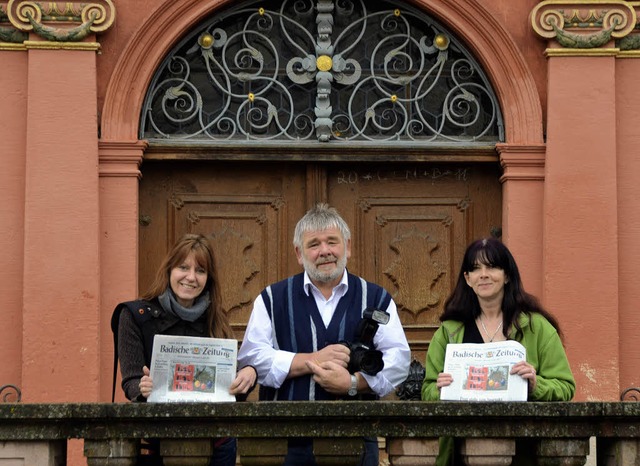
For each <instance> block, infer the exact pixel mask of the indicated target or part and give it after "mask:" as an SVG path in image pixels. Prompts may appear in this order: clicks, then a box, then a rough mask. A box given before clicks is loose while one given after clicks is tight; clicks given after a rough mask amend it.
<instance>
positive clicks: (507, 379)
mask: <svg viewBox="0 0 640 466" xmlns="http://www.w3.org/2000/svg"><path fill="white" fill-rule="evenodd" d="M526 358H527V350H526V349H525V347H524V346H522V345H521V344H520V343H518V342H517V341H513V340H509V341H498V342H493V343H482V344H474V343H462V344H448V345H447V352H446V355H445V359H444V370H443V372H446V373H449V374H451V376H452V377H453V383H452V384H451V385H449V386H447V387H442V390H441V391H440V399H441V400H461V401H527V390H528V384H527V381H526V380H525V379H523V378H522V377H520V376H519V375H511V374H509V372H510V371H511V368H512V367H513V365H514V364H516V363H517V362H520V361H523V360H526Z"/></svg>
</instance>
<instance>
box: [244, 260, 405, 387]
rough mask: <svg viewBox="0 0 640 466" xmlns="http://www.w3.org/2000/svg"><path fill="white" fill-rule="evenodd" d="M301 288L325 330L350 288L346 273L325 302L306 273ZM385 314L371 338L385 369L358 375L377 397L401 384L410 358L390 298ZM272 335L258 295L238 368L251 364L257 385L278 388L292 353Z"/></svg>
mask: <svg viewBox="0 0 640 466" xmlns="http://www.w3.org/2000/svg"><path fill="white" fill-rule="evenodd" d="M303 286H304V292H305V293H306V295H307V296H309V293H311V295H313V298H314V299H315V302H316V305H317V306H318V311H320V315H321V316H322V321H323V322H324V325H325V327H327V326H328V325H329V322H331V318H332V317H333V314H334V312H335V310H336V307H337V306H338V302H339V301H340V299H341V298H342V297H343V296H344V295H345V294H346V293H347V291H348V289H349V283H348V279H347V271H346V270H345V272H344V274H343V275H342V280H341V281H340V283H339V284H338V285H336V286H335V287H334V288H333V291H332V293H331V296H330V297H329V299H325V297H324V296H323V294H322V292H321V291H320V290H319V289H318V288H317V287H316V286H315V285H314V284H313V283H311V280H310V279H309V276H308V275H307V273H306V272H305V273H304V285H303ZM363 310H364V309H363ZM386 311H387V312H388V313H389V316H390V318H389V322H388V323H387V324H386V325H380V326H379V327H378V331H377V332H376V335H375V337H374V339H373V343H374V346H375V348H376V349H377V350H379V351H381V352H382V359H383V361H384V369H382V371H380V372H379V373H378V374H376V375H375V376H372V375H368V374H364V373H360V374H361V375H362V377H364V379H365V380H366V381H367V383H368V384H369V387H370V388H371V390H372V391H373V392H374V393H376V394H377V395H378V396H380V397H383V396H385V395H388V394H389V393H391V392H392V391H393V390H394V388H395V387H397V386H398V385H399V384H401V383H402V382H404V380H405V379H406V378H407V375H408V374H409V363H410V359H411V351H410V349H409V344H408V343H407V338H406V336H405V334H404V330H403V328H402V324H401V323H400V318H399V317H398V311H397V309H396V304H395V302H394V301H393V299H392V300H391V301H390V303H389V306H388V307H387V309H386ZM273 335H274V330H273V328H272V325H271V319H270V317H269V313H268V312H267V308H266V306H265V304H264V301H263V299H262V294H260V295H258V297H257V298H256V300H255V301H254V303H253V310H252V312H251V317H250V318H249V323H248V324H247V330H246V332H245V334H244V339H243V341H242V346H241V347H240V351H239V353H238V365H239V367H242V366H246V365H252V366H253V367H255V368H256V370H257V371H258V382H259V383H260V384H261V385H265V386H268V387H273V388H280V386H281V385H282V383H283V382H284V381H285V379H286V378H287V375H288V374H289V370H290V368H291V363H292V361H293V358H294V356H295V353H292V352H290V351H283V350H280V349H277V342H276V341H274V337H273Z"/></svg>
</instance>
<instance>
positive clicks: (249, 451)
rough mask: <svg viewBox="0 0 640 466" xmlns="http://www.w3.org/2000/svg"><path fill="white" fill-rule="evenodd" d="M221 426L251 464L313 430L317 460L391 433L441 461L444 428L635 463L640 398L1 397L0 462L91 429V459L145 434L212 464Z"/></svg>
mask: <svg viewBox="0 0 640 466" xmlns="http://www.w3.org/2000/svg"><path fill="white" fill-rule="evenodd" d="M226 436H235V437H238V438H239V442H240V443H239V453H240V461H241V463H242V464H243V465H246V466H249V465H260V466H266V465H270V464H274V465H276V464H280V463H281V461H282V458H283V456H284V451H285V450H286V442H285V441H284V439H285V438H287V437H313V438H314V442H315V449H316V452H317V455H318V457H319V464H320V465H330V464H332V465H345V464H355V463H356V458H357V454H358V448H360V445H361V442H360V441H359V437H361V436H377V437H379V438H380V439H381V440H384V445H385V449H386V454H387V455H388V461H389V463H390V464H391V465H392V466H400V465H405V466H407V465H418V464H419V465H429V464H434V460H435V455H436V454H437V451H438V437H439V436H456V437H460V438H462V439H464V440H463V441H462V453H463V455H464V456H465V461H466V463H467V464H468V465H508V464H510V463H511V459H512V455H513V454H514V450H515V447H514V446H515V440H516V439H518V438H529V439H530V440H531V442H532V451H531V452H530V453H531V456H537V459H538V464H540V465H581V464H585V462H586V458H587V455H589V454H590V453H591V454H592V455H596V456H597V464H598V465H607V466H609V465H611V466H613V465H635V464H640V403H636V402H588V403H583V402H568V403H533V402H529V403H484V402H477V403H461V402H420V401H410V402H409V401H371V402H366V401H338V402H244V403H169V404H165V403H162V404H151V403H58V404H30V403H2V404H0V464H2V463H3V458H13V459H15V458H23V461H24V464H28V465H30V466H40V465H42V466H44V465H47V466H52V465H64V464H66V462H65V461H66V440H67V439H84V452H85V456H86V457H87V460H88V461H87V462H88V464H89V466H107V465H108V466H114V465H118V466H128V465H134V464H135V455H136V452H137V450H138V444H139V441H140V439H142V438H147V439H149V438H159V439H161V441H160V445H161V450H162V452H163V455H164V464H165V466H177V465H187V464H188V465H189V466H197V465H199V464H203V465H206V464H207V457H208V456H209V455H210V453H211V441H210V439H211V438H215V437H226ZM590 438H595V439H596V442H595V444H596V445H597V448H596V450H597V452H590V450H589V448H590V441H589V440H590ZM592 443H593V442H592ZM20 455H22V456H20Z"/></svg>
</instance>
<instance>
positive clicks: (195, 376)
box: [147, 335, 238, 402]
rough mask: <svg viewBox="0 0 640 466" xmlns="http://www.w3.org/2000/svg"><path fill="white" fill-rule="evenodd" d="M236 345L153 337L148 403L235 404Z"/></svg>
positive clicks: (225, 341) (212, 340) (216, 340)
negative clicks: (216, 402)
mask: <svg viewBox="0 0 640 466" xmlns="http://www.w3.org/2000/svg"><path fill="white" fill-rule="evenodd" d="M237 352H238V341H237V340H231V339H222V338H203V337H182V336H173V335H156V336H155V337H154V339H153V354H152V355H151V368H150V371H151V374H150V375H151V378H152V379H153V390H152V392H151V395H150V396H149V398H148V400H147V401H149V402H175V401H181V402H182V401H235V400H236V398H235V396H234V395H230V394H229V387H230V386H231V383H232V382H233V380H234V379H235V377H236V361H237Z"/></svg>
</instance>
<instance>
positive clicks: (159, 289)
mask: <svg viewBox="0 0 640 466" xmlns="http://www.w3.org/2000/svg"><path fill="white" fill-rule="evenodd" d="M111 326H112V329H113V330H114V332H117V352H118V355H119V360H120V371H121V373H122V389H123V391H124V393H125V396H126V397H127V399H129V400H131V401H146V400H147V398H148V397H149V395H150V394H151V391H152V390H153V380H151V377H150V376H149V367H150V365H151V354H152V353H153V337H154V336H155V335H158V334H162V335H180V336H194V337H213V338H233V330H232V329H231V326H230V325H229V321H228V319H227V315H226V314H225V312H224V310H223V309H222V299H221V296H220V282H219V280H218V268H217V267H216V263H215V256H214V254H213V249H212V247H211V244H210V243H209V241H208V240H207V238H206V237H205V236H203V235H196V234H186V235H184V236H183V237H182V238H180V240H178V242H176V244H175V245H174V246H173V247H172V248H171V250H170V251H169V253H168V254H167V256H166V257H165V258H164V260H163V261H162V264H161V265H160V268H159V269H158V271H157V273H156V277H155V280H154V282H153V284H152V285H151V287H150V288H149V290H148V291H147V292H146V293H144V294H143V295H142V297H141V299H140V300H137V301H129V302H125V303H120V304H119V305H118V306H117V307H116V310H115V312H114V315H113V318H112V322H111ZM256 378H257V375H256V371H255V369H254V368H253V367H251V366H245V367H243V368H241V369H240V370H239V371H238V373H237V375H236V379H235V380H234V381H233V383H232V384H231V387H230V389H229V393H231V394H232V395H239V396H242V395H246V394H247V393H248V392H249V391H251V389H252V388H253V387H254V385H255V383H256ZM236 450H237V442H236V439H235V438H224V439H217V440H215V441H214V453H213V456H212V458H211V463H210V465H211V466H213V465H216V466H218V465H223V466H233V465H235V462H236ZM158 464H162V463H161V459H160V463H158Z"/></svg>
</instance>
